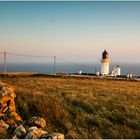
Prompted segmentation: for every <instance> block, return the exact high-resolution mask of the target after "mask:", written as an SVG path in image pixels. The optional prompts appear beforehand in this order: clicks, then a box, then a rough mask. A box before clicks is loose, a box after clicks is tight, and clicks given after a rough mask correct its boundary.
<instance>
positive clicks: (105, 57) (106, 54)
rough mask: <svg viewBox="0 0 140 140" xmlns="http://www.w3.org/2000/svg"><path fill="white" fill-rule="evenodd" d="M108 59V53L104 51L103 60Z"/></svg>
mask: <svg viewBox="0 0 140 140" xmlns="http://www.w3.org/2000/svg"><path fill="white" fill-rule="evenodd" d="M107 58H108V52H107V51H106V50H104V52H103V53H102V59H107Z"/></svg>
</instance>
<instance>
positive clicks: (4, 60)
mask: <svg viewBox="0 0 140 140" xmlns="http://www.w3.org/2000/svg"><path fill="white" fill-rule="evenodd" d="M4 75H5V76H6V51H4Z"/></svg>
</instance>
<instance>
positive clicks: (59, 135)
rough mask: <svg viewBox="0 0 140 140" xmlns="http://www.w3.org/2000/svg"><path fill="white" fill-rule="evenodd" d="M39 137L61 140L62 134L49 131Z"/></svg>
mask: <svg viewBox="0 0 140 140" xmlns="http://www.w3.org/2000/svg"><path fill="white" fill-rule="evenodd" d="M40 138H41V139H60V140H63V139H64V135H63V134H61V133H56V132H53V133H49V134H44V135H42V136H41V137H40Z"/></svg>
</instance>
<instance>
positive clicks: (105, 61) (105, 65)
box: [101, 50, 110, 75]
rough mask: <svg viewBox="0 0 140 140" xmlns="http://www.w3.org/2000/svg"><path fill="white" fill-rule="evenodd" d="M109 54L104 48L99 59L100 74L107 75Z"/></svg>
mask: <svg viewBox="0 0 140 140" xmlns="http://www.w3.org/2000/svg"><path fill="white" fill-rule="evenodd" d="M109 61H110V60H109V56H108V52H107V51H106V50H104V52H103V53H102V59H101V74H102V75H108V74H109Z"/></svg>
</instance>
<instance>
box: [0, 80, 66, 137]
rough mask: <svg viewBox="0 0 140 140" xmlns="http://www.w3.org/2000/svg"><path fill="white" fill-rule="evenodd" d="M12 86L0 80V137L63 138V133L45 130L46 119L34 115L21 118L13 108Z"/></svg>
mask: <svg viewBox="0 0 140 140" xmlns="http://www.w3.org/2000/svg"><path fill="white" fill-rule="evenodd" d="M15 98H16V94H15V92H14V89H13V87H11V86H10V85H8V84H6V83H3V82H2V81H0V138H6V139H8V138H10V139H40V138H43V139H64V135H63V134H61V133H57V132H51V133H50V132H47V131H46V121H45V120H44V119H43V118H41V117H39V116H34V117H32V118H30V119H29V120H24V121H23V120H22V117H21V116H20V115H18V114H17V112H16V108H15V101H14V100H15Z"/></svg>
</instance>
